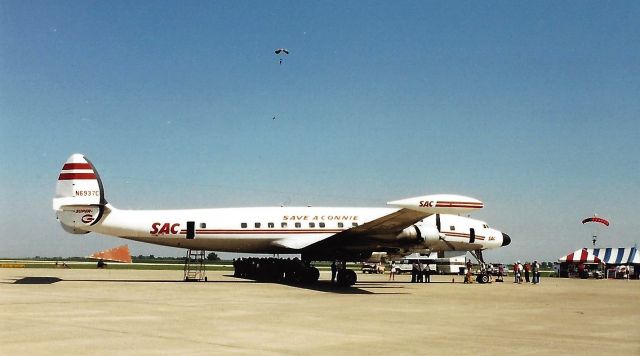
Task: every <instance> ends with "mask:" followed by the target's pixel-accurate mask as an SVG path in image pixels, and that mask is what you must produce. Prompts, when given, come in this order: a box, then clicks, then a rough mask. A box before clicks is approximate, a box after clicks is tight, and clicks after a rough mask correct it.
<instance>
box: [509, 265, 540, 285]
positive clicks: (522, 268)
mask: <svg viewBox="0 0 640 356" xmlns="http://www.w3.org/2000/svg"><path fill="white" fill-rule="evenodd" d="M513 275H514V281H513V282H514V283H518V284H521V283H522V282H523V277H524V282H525V283H533V284H538V283H540V264H539V263H538V261H533V263H529V262H525V264H524V265H523V264H522V263H520V261H517V262H515V263H514V264H513Z"/></svg>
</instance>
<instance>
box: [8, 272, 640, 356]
mask: <svg viewBox="0 0 640 356" xmlns="http://www.w3.org/2000/svg"><path fill="white" fill-rule="evenodd" d="M181 278H182V272H181V271H140V270H109V269H106V270H74V269H24V268H4V269H3V268H0V354H1V355H53V354H92V355H113V354H119V355H121V354H135V355H158V354H182V355H208V354H213V353H218V352H223V353H225V354H230V353H233V354H293V355H298V354H403V355H404V354H427V353H428V354H436V355H448V354H454V353H455V354H459V355H468V354H474V355H534V354H535V355H546V354H552V353H566V354H581V355H602V354H610V355H640V281H622V280H575V279H572V280H568V279H551V278H546V279H543V280H542V283H541V284H539V285H530V284H528V285H527V284H522V285H516V284H514V283H512V281H511V280H508V281H506V282H505V283H492V284H489V285H479V284H472V285H465V284H463V283H461V282H462V278H461V277H460V276H436V277H435V278H434V282H435V283H431V284H412V283H408V282H409V279H410V276H407V275H402V276H398V277H396V280H395V281H391V282H390V281H388V278H389V276H388V275H386V274H385V275H362V274H360V273H358V279H359V282H358V284H356V285H355V286H354V287H351V288H346V289H343V288H335V287H333V286H332V285H331V284H330V283H328V282H326V280H327V279H328V278H329V275H328V273H326V272H322V276H321V279H324V280H325V281H324V282H322V281H321V282H320V283H318V284H316V285H314V286H311V287H302V286H289V285H282V284H271V283H258V282H254V281H250V280H243V279H237V278H233V277H231V276H229V275H228V273H226V272H208V279H209V281H208V282H182V281H181ZM452 278H454V279H455V282H456V283H451V280H452Z"/></svg>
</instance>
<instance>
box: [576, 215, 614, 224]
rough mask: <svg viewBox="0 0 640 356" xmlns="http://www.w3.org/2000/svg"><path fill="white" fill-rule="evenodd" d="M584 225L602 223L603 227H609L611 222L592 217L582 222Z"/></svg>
mask: <svg viewBox="0 0 640 356" xmlns="http://www.w3.org/2000/svg"><path fill="white" fill-rule="evenodd" d="M582 223H583V224H586V223H600V224H602V225H605V226H609V220H607V219H603V218H601V217H597V216H592V217H590V218H586V219H584V220H582Z"/></svg>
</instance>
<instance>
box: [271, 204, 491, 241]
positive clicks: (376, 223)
mask: <svg viewBox="0 0 640 356" xmlns="http://www.w3.org/2000/svg"><path fill="white" fill-rule="evenodd" d="M387 204H388V205H392V206H396V207H399V208H400V209H399V210H397V211H395V212H393V213H391V214H388V215H385V216H382V217H379V218H377V219H375V220H372V221H369V222H367V223H364V224H362V225H360V226H356V227H353V228H350V229H347V230H344V231H342V232H339V233H337V234H334V235H329V236H326V237H318V238H315V239H305V240H304V242H303V241H300V240H297V241H294V240H292V239H290V238H287V239H283V240H279V241H277V242H275V244H276V245H278V246H281V247H288V248H292V247H293V248H296V249H304V250H306V251H323V250H324V251H326V250H336V249H341V248H345V247H351V248H355V249H357V246H367V245H369V246H370V244H371V241H369V240H370V239H367V237H368V236H372V235H386V234H399V233H400V232H402V230H404V229H406V228H407V227H409V226H411V225H413V224H415V223H417V222H418V221H420V220H422V219H424V218H426V217H428V216H430V215H433V214H437V213H440V214H455V213H463V212H467V211H469V210H471V209H480V208H482V207H483V204H482V202H480V201H479V200H476V199H473V198H469V197H464V196H459V195H450V194H440V195H427V196H421V197H415V198H408V199H403V200H397V201H392V202H389V203H387Z"/></svg>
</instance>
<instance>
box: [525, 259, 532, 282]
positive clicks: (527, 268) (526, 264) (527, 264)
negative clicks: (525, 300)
mask: <svg viewBox="0 0 640 356" xmlns="http://www.w3.org/2000/svg"><path fill="white" fill-rule="evenodd" d="M530 271H531V265H530V264H529V262H525V263H524V281H525V282H527V283H529V272H530Z"/></svg>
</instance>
